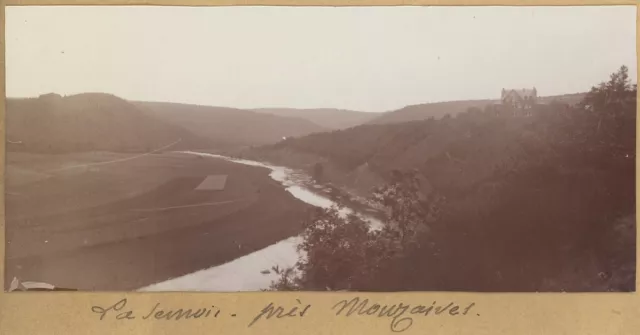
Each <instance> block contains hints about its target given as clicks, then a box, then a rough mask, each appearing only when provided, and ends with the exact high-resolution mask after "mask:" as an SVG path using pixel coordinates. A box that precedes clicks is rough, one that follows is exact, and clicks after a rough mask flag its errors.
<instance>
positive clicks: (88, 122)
mask: <svg viewBox="0 0 640 335" xmlns="http://www.w3.org/2000/svg"><path fill="white" fill-rule="evenodd" d="M6 124H7V126H6V132H7V149H8V151H27V152H47V153H60V152H79V151H96V150H97V151H100V150H102V151H116V152H147V151H152V150H154V149H158V148H161V147H163V146H167V145H170V144H172V143H173V144H174V145H177V146H181V147H189V146H192V145H197V144H203V141H204V140H202V139H201V138H198V137H196V136H193V135H192V134H191V133H190V132H188V131H186V130H185V129H183V128H181V127H178V126H175V125H170V124H167V123H165V122H162V121H159V120H157V119H155V118H153V117H150V116H149V115H147V114H145V113H143V112H142V111H141V110H140V109H139V108H138V107H136V106H135V105H133V104H131V103H129V102H128V101H126V100H123V99H120V98H118V97H116V96H113V95H110V94H103V93H83V94H78V95H72V96H67V97H61V96H59V95H56V94H48V95H43V96H41V97H38V98H27V99H11V98H10V99H7V113H6Z"/></svg>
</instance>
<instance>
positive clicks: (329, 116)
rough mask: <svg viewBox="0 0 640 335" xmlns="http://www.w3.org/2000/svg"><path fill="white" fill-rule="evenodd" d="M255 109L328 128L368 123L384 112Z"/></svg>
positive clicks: (323, 109) (344, 127)
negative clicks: (297, 118) (296, 118)
mask: <svg viewBox="0 0 640 335" xmlns="http://www.w3.org/2000/svg"><path fill="white" fill-rule="evenodd" d="M253 111H256V112H259V113H268V114H273V115H279V116H289V117H299V118H302V119H306V120H309V121H311V122H313V123H315V124H318V125H320V126H322V127H325V128H328V129H346V128H351V127H355V126H358V125H361V124H364V123H367V122H369V121H371V120H373V119H375V118H377V117H379V116H380V115H381V114H382V113H373V112H360V111H354V110H348V109H337V108H302V109H298V108H258V109H253Z"/></svg>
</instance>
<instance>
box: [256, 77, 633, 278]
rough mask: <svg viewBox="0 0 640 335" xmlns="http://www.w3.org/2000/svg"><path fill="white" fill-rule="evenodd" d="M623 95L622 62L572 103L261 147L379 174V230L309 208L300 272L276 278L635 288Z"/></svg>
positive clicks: (628, 127) (629, 101) (629, 113)
mask: <svg viewBox="0 0 640 335" xmlns="http://www.w3.org/2000/svg"><path fill="white" fill-rule="evenodd" d="M636 95H637V86H636V85H632V84H631V83H630V81H629V78H628V69H627V68H626V67H624V66H623V67H621V68H620V69H619V70H618V71H617V72H615V73H613V74H612V75H611V77H610V78H609V80H608V81H606V82H603V83H601V84H600V85H598V86H595V87H593V88H592V89H591V90H590V91H589V93H588V94H586V96H585V97H584V99H583V100H582V101H581V102H580V103H578V104H576V105H569V104H564V103H550V104H548V105H538V106H535V107H534V108H533V109H532V110H529V111H519V110H510V109H506V108H503V107H502V106H498V105H488V106H485V107H484V108H469V110H468V111H467V112H466V113H461V114H458V115H456V116H455V117H444V118H442V119H440V120H435V119H432V120H425V121H420V122H409V123H404V124H393V125H380V126H378V125H371V126H360V127H356V128H352V129H349V130H345V131H337V132H333V133H330V134H317V135H311V136H307V137H303V138H298V139H292V140H287V141H283V142H281V143H279V144H277V145H275V146H272V147H268V148H263V149H262V150H263V153H268V152H277V151H282V150H287V151H290V152H304V153H312V154H313V155H316V156H318V157H322V158H323V159H326V160H327V161H329V162H333V163H335V164H336V165H339V166H341V167H342V168H343V169H344V170H345V171H349V170H352V169H355V168H356V167H358V166H361V165H362V164H365V163H366V164H368V166H369V167H370V168H371V169H372V170H373V171H375V172H376V173H378V174H379V175H380V176H382V177H383V178H384V180H385V181H386V183H385V184H386V185H384V186H383V188H382V189H380V188H378V189H377V191H376V192H373V193H372V194H373V195H375V198H376V201H377V202H378V203H380V204H381V205H383V206H384V207H385V208H387V220H386V222H387V223H388V224H387V227H386V228H385V229H383V230H382V231H379V232H367V230H366V229H364V228H363V223H362V222H359V221H358V220H357V218H348V219H344V218H341V217H340V216H338V215H336V214H335V213H333V212H331V211H320V213H318V216H316V217H314V218H312V219H310V221H309V223H308V224H307V230H306V231H305V237H306V239H305V244H304V247H303V250H304V251H305V252H306V254H307V257H306V258H305V260H304V261H303V262H302V261H301V263H300V264H299V266H298V269H297V270H298V275H299V277H298V278H302V279H297V280H294V279H292V278H288V279H283V281H281V282H280V283H279V284H278V285H276V288H279V289H314V290H315V289H323V288H327V289H331V290H341V289H349V290H367V291H389V290H469V291H629V290H634V285H635V245H636V242H635V125H636ZM408 185H409V186H408ZM371 186H376V185H371ZM377 186H380V185H377ZM394 194H400V195H401V196H395V195H394ZM427 218H428V219H427ZM401 227H405V228H406V227H408V228H406V229H408V231H409V232H406V231H404V230H403V229H405V228H401ZM418 228H420V229H418ZM407 234H408V235H409V236H411V238H410V239H409V241H410V243H409V244H407V242H406V240H405V239H404V238H403V236H407ZM356 265H357V266H356ZM289 274H291V272H290V273H289ZM336 276H339V278H337V277H336ZM363 276H365V277H363ZM283 282H284V283H285V284H286V285H283Z"/></svg>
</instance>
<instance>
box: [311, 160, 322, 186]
mask: <svg viewBox="0 0 640 335" xmlns="http://www.w3.org/2000/svg"><path fill="white" fill-rule="evenodd" d="M323 177H324V167H323V165H322V163H320V162H317V163H316V164H314V165H313V179H315V181H316V182H321V181H322V178H323Z"/></svg>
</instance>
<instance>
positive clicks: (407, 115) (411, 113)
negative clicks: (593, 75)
mask: <svg viewBox="0 0 640 335" xmlns="http://www.w3.org/2000/svg"><path fill="white" fill-rule="evenodd" d="M585 94H586V93H571V94H563V95H553V96H546V97H539V98H538V103H542V104H548V103H551V102H552V101H556V102H560V103H566V104H569V105H574V104H576V103H578V102H580V101H581V100H582V98H583V97H584V96H585ZM495 103H500V100H498V99H484V100H460V101H443V102H433V103H424V104H417V105H410V106H406V107H403V108H400V109H398V110H395V111H392V112H387V113H383V114H382V115H380V116H379V117H377V118H375V119H373V120H371V121H369V122H367V123H368V124H386V123H400V122H408V121H419V120H426V119H429V118H432V117H433V118H435V119H439V118H441V117H443V116H445V115H447V114H449V115H451V116H455V115H456V114H458V113H461V112H465V111H467V109H469V108H472V107H477V108H480V109H483V108H484V107H485V106H487V105H492V104H495Z"/></svg>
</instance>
